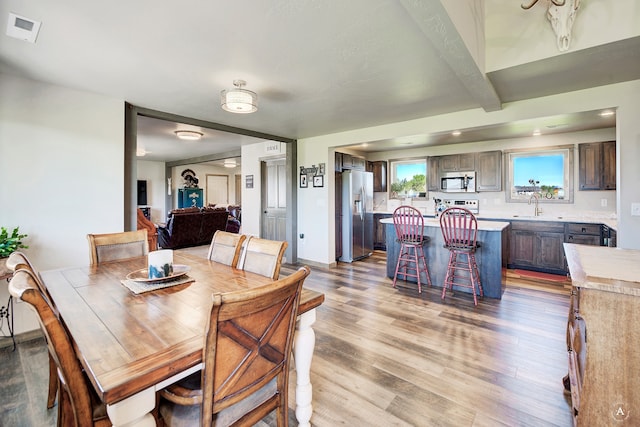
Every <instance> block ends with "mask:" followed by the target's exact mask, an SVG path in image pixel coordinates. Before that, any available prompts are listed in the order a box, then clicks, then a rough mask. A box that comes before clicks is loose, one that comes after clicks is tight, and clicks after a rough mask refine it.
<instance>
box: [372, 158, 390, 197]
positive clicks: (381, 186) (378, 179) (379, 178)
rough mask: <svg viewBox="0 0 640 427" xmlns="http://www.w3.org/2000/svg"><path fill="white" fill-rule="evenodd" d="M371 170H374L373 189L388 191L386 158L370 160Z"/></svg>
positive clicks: (375, 190)
mask: <svg viewBox="0 0 640 427" xmlns="http://www.w3.org/2000/svg"><path fill="white" fill-rule="evenodd" d="M369 164H370V165H371V168H370V170H371V172H373V191H374V192H384V191H387V162H385V161H384V160H380V161H376V162H369Z"/></svg>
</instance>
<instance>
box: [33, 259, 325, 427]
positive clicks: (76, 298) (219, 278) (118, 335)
mask: <svg viewBox="0 0 640 427" xmlns="http://www.w3.org/2000/svg"><path fill="white" fill-rule="evenodd" d="M173 263H174V266H176V267H180V268H177V269H176V270H177V271H180V272H181V274H182V276H180V277H177V278H174V279H173V280H172V281H171V282H169V281H167V282H163V281H157V282H150V281H146V280H144V278H141V277H140V273H141V272H142V271H144V270H145V269H146V268H147V256H142V257H137V258H130V259H125V260H118V261H111V262H105V263H99V264H94V265H83V266H75V267H66V268H59V269H53V270H46V271H41V272H40V273H39V274H40V278H41V279H42V281H43V283H44V284H45V286H46V287H47V289H48V290H49V293H50V295H51V299H52V302H53V304H54V305H55V307H56V309H57V311H58V313H59V316H60V318H61V320H62V322H63V323H64V325H65V327H66V328H67V330H68V332H69V335H70V336H71V339H72V341H73V344H74V348H75V351H76V354H77V356H78V359H79V360H80V363H81V364H82V366H83V368H84V370H85V372H86V373H87V376H88V378H89V380H90V381H91V384H92V385H93V387H94V389H95V391H96V393H97V394H98V397H99V398H100V399H101V400H102V402H104V404H105V405H106V408H107V413H108V415H109V419H110V420H111V423H112V424H113V425H114V426H124V425H126V426H155V425H156V418H155V417H154V415H153V413H154V408H155V406H156V392H158V391H159V390H161V389H163V388H164V387H166V386H168V385H169V384H172V383H174V382H176V381H178V380H180V379H181V378H184V377H186V376H188V375H190V374H192V373H194V372H197V371H198V370H200V369H201V368H202V354H203V345H204V333H205V327H206V322H207V318H208V316H209V312H210V309H211V304H212V299H211V295H212V294H213V293H216V292H233V291H238V290H243V289H249V288H255V287H260V286H263V285H266V284H268V283H271V282H272V281H273V280H272V279H271V278H267V277H264V276H262V275H259V274H255V273H251V272H247V271H244V270H241V269H237V268H233V267H230V266H227V265H224V264H221V263H217V262H215V261H211V260H209V259H207V258H204V257H202V256H199V255H197V254H193V253H188V252H180V251H174V257H173ZM185 266H186V267H185ZM174 271H175V270H174ZM185 271H186V272H185ZM131 279H135V280H131ZM176 282H177V283H178V284H174V283H176ZM132 283H133V284H134V285H135V286H136V287H134V288H130V287H127V286H125V284H129V285H130V284H132ZM157 284H162V286H166V287H162V288H159V289H156V287H157V286H155V285H157ZM147 287H149V288H147ZM136 292H139V293H136ZM323 301H324V294H322V293H320V292H316V291H313V290H310V289H307V288H305V287H304V286H303V289H302V293H301V296H300V304H299V308H298V319H297V322H296V331H295V335H294V344H293V358H294V366H295V370H296V391H295V403H296V409H295V414H296V418H297V420H298V422H299V425H300V426H309V425H310V419H311V413H312V386H311V379H310V369H311V361H312V356H313V350H314V346H315V333H314V331H313V329H312V325H313V323H314V322H315V320H316V308H317V307H319V306H320V305H321V304H322V303H323Z"/></svg>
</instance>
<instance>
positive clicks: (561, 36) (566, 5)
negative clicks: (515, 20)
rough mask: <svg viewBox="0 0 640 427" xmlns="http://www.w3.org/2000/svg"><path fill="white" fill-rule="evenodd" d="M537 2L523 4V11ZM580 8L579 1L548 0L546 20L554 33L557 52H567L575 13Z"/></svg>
mask: <svg viewBox="0 0 640 427" xmlns="http://www.w3.org/2000/svg"><path fill="white" fill-rule="evenodd" d="M537 2H538V0H531V1H529V2H528V3H523V4H522V5H521V7H522V8H523V9H531V8H532V7H533V5H535V4H536V3H537ZM579 6H580V0H550V1H549V7H548V9H547V19H548V20H549V22H551V27H552V28H553V31H554V32H555V33H556V43H557V45H558V50H560V51H561V52H564V51H566V50H569V45H570V44H571V28H572V27H573V21H575V19H576V13H577V12H578V7H579Z"/></svg>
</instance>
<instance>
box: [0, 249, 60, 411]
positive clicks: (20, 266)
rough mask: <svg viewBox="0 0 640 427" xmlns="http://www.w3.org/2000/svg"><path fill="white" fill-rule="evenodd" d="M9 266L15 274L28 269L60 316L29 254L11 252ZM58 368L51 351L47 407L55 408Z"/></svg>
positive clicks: (54, 310)
mask: <svg viewBox="0 0 640 427" xmlns="http://www.w3.org/2000/svg"><path fill="white" fill-rule="evenodd" d="M7 268H8V269H9V270H11V271H12V272H13V273H14V274H15V273H16V271H20V270H26V271H27V272H28V274H30V275H31V277H32V279H33V281H34V282H35V283H36V284H37V285H38V288H39V289H40V291H41V292H42V294H43V295H44V296H45V297H46V298H47V300H48V302H49V304H50V305H51V307H52V309H53V312H54V314H55V315H56V316H58V311H57V310H56V309H55V305H54V304H53V300H52V299H51V296H50V295H49V291H48V290H47V287H46V286H45V285H44V283H42V281H41V280H40V277H39V276H38V272H37V271H36V269H35V268H34V267H33V264H32V263H31V261H30V260H29V258H28V257H27V255H25V254H24V253H22V252H20V251H15V252H13V253H11V255H9V258H8V259H7ZM56 369H57V368H56V363H55V361H54V360H53V356H52V355H51V353H49V390H48V394H47V409H51V408H53V405H54V404H55V403H56V395H57V394H58V374H57V373H56Z"/></svg>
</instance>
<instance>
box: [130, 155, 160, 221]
mask: <svg viewBox="0 0 640 427" xmlns="http://www.w3.org/2000/svg"><path fill="white" fill-rule="evenodd" d="M137 169H138V179H139V180H146V181H147V206H149V207H150V208H151V222H153V223H156V224H157V223H158V222H164V221H166V217H167V215H166V212H165V206H164V202H165V197H166V194H167V193H166V191H167V190H166V188H167V185H166V183H165V182H164V173H165V171H164V169H165V166H164V162H152V161H148V160H138V162H137Z"/></svg>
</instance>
